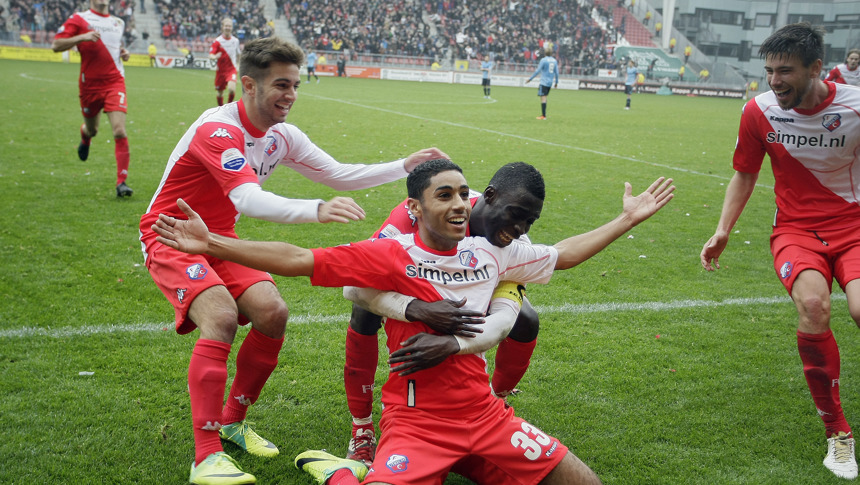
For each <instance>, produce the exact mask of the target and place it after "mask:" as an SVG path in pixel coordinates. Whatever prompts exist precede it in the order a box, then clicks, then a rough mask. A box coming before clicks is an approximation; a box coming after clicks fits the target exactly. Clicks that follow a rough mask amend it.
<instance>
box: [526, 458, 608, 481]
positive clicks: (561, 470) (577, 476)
mask: <svg viewBox="0 0 860 485" xmlns="http://www.w3.org/2000/svg"><path fill="white" fill-rule="evenodd" d="M600 483H601V482H600V478H598V477H597V474H596V473H594V472H593V471H592V470H591V468H588V465H586V464H585V463H583V462H582V460H580V459H579V458H577V456H576V455H574V454H573V453H571V452H569V451H568V452H567V455H565V456H564V458H563V459H562V460H561V462H560V463H559V464H558V466H556V467H555V468H553V469H552V471H551V472H549V474H548V475H547V476H546V477H544V479H543V480H541V481H540V485H599V484H600Z"/></svg>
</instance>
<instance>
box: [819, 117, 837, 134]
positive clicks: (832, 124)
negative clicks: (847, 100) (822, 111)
mask: <svg viewBox="0 0 860 485" xmlns="http://www.w3.org/2000/svg"><path fill="white" fill-rule="evenodd" d="M821 125H822V126H824V127H825V128H827V131H831V132H832V131H833V130H835V129H836V128H839V127H840V126H842V115H840V114H839V113H836V114H828V115H824V118H822V120H821Z"/></svg>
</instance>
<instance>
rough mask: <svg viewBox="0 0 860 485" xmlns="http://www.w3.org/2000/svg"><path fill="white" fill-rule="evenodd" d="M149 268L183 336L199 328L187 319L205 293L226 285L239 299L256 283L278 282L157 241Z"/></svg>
mask: <svg viewBox="0 0 860 485" xmlns="http://www.w3.org/2000/svg"><path fill="white" fill-rule="evenodd" d="M146 267H147V269H149V274H150V275H152V279H153V280H154V281H155V284H156V285H157V286H158V289H160V290H161V292H162V293H164V296H166V297H167V300H168V301H170V303H171V304H172V305H173V309H174V312H175V314H176V317H175V318H176V332H177V333H180V334H186V333H189V332H191V331H192V330H194V329H195V328H197V325H195V324H194V322H192V321H191V319H189V318H188V309H189V308H190V307H191V302H192V301H194V298H196V297H197V295H199V294H200V293H201V292H203V290H206V289H208V288H211V287H213V286H217V285H223V286H226V287H227V290H228V291H229V292H230V295H232V296H233V299H236V298H239V297H240V296H242V293H244V292H245V290H247V289H248V288H250V287H251V285H253V284H255V283H259V282H261V281H271V282H272V284H274V283H275V282H274V280H273V279H272V276H271V275H269V273H266V272H264V271H257V270H255V269H251V268H248V267H245V266H242V265H240V264H236V263H232V262H230V261H223V260H220V259H216V258H213V257H211V256H207V255H204V254H185V253H183V252H180V251H177V250H176V249H173V248H170V247H168V246H165V245H163V244H160V243H157V242H156V243H152V244H150V245H147V258H146ZM247 323H248V319H247V318H246V317H245V316H243V315H242V314H239V324H240V325H245V324H247Z"/></svg>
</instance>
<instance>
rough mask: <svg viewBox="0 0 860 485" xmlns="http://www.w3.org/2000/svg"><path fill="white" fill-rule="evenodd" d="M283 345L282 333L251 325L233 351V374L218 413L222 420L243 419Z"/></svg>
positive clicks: (275, 362) (227, 421)
mask: <svg viewBox="0 0 860 485" xmlns="http://www.w3.org/2000/svg"><path fill="white" fill-rule="evenodd" d="M283 345H284V339H283V337H281V338H279V339H273V338H270V337H267V336H265V335H263V334H262V333H260V332H258V331H257V330H255V329H253V328H252V329H251V331H250V332H248V335H247V336H246V337H245V340H244V341H243V342H242V346H241V347H239V353H238V354H237V355H236V376H235V377H234V378H233V386H232V387H231V388H230V394H229V395H228V396H227V403H226V404H225V405H224V410H223V411H222V413H221V424H230V423H235V422H237V421H242V420H243V419H245V415H246V414H247V413H248V406H250V405H251V404H254V403H255V402H256V401H257V398H259V397H260V391H262V390H263V386H265V385H266V381H268V380H269V376H270V375H272V371H274V370H275V367H277V366H278V353H279V352H280V351H281V347H282V346H283Z"/></svg>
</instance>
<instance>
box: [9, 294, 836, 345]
mask: <svg viewBox="0 0 860 485" xmlns="http://www.w3.org/2000/svg"><path fill="white" fill-rule="evenodd" d="M832 298H833V300H842V301H844V300H845V295H844V294H842V293H837V294H834V295H833V296H832ZM790 303H791V299H790V298H789V297H787V296H774V297H759V298H729V299H726V300H722V301H712V300H676V301H668V302H659V301H652V302H642V303H591V304H581V305H577V304H571V303H566V304H564V305H549V306H544V305H538V306H536V307H535V309H536V310H537V311H538V314H541V315H552V314H560V313H565V314H568V315H582V314H586V313H609V312H619V311H657V312H659V311H668V310H677V309H681V308H702V307H711V308H716V307H723V306H746V305H785V304H790ZM348 320H349V315H348V314H346V313H343V314H338V315H323V314H317V313H307V314H301V315H290V320H289V323H288V325H290V324H292V325H307V324H312V323H322V324H327V325H333V324H337V325H340V324H342V325H345V324H346V322H347V321H348ZM163 331H169V332H172V331H173V323H172V322H162V323H135V324H124V325H115V324H108V325H84V326H82V327H62V328H37V327H21V328H16V329H6V330H0V338H27V337H55V338H65V337H87V336H94V335H105V334H120V333H132V332H163Z"/></svg>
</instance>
